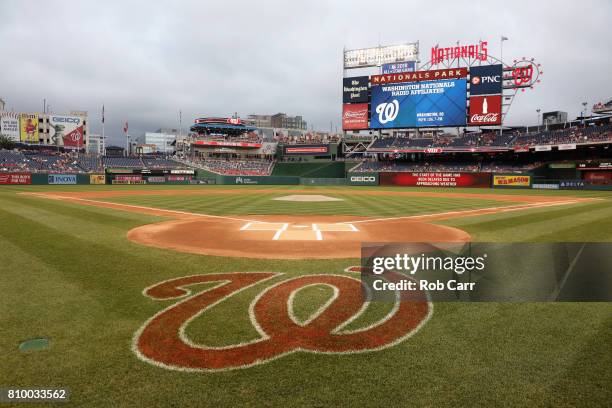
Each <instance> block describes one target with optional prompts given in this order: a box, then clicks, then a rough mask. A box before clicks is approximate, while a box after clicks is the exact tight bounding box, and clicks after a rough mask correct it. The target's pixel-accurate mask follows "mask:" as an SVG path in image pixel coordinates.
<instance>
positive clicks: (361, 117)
mask: <svg viewBox="0 0 612 408" xmlns="http://www.w3.org/2000/svg"><path fill="white" fill-rule="evenodd" d="M367 128H368V104H367V103H353V104H349V103H345V104H344V105H342V130H360V129H367Z"/></svg>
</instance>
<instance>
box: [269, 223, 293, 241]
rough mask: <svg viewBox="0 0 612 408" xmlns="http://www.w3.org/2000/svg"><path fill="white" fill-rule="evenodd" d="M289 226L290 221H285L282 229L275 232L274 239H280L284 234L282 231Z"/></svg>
mask: <svg viewBox="0 0 612 408" xmlns="http://www.w3.org/2000/svg"><path fill="white" fill-rule="evenodd" d="M287 228H289V224H288V223H284V224H283V226H282V227H280V229H279V230H278V231H276V234H274V236H273V237H272V240H273V241H278V240H279V238H280V236H281V235H282V233H283V232H284V231H286V230H287Z"/></svg>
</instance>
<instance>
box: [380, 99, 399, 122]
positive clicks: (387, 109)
mask: <svg viewBox="0 0 612 408" xmlns="http://www.w3.org/2000/svg"><path fill="white" fill-rule="evenodd" d="M376 113H378V121H379V122H380V123H381V124H385V123H387V122H393V121H394V120H395V118H396V117H397V114H398V113H399V102H398V101H397V99H394V100H393V101H391V102H390V103H386V102H384V103H381V104H380V105H378V106H377V107H376Z"/></svg>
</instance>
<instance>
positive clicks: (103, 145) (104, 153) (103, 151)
mask: <svg viewBox="0 0 612 408" xmlns="http://www.w3.org/2000/svg"><path fill="white" fill-rule="evenodd" d="M99 150H102V152H101V154H102V155H106V137H105V136H104V104H102V149H100V146H99V145H98V152H99ZM99 153H100V152H99Z"/></svg>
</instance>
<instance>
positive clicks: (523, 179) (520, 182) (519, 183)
mask: <svg viewBox="0 0 612 408" xmlns="http://www.w3.org/2000/svg"><path fill="white" fill-rule="evenodd" d="M530 185H531V176H524V175H500V176H497V175H496V176H493V186H496V187H529V186H530Z"/></svg>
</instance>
